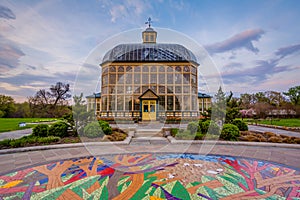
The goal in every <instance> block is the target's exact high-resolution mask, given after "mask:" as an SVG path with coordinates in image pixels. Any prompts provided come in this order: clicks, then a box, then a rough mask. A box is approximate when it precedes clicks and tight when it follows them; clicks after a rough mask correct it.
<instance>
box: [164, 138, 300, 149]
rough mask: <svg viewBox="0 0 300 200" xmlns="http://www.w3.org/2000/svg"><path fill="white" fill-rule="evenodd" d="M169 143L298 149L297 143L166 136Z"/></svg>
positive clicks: (299, 147)
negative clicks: (189, 138) (181, 138)
mask: <svg viewBox="0 0 300 200" xmlns="http://www.w3.org/2000/svg"><path fill="white" fill-rule="evenodd" d="M167 138H168V140H169V141H170V143H171V144H211V145H241V146H255V147H278V148H293V149H300V145H299V144H282V143H269V142H233V141H215V140H176V139H175V138H174V137H172V136H168V137H167Z"/></svg>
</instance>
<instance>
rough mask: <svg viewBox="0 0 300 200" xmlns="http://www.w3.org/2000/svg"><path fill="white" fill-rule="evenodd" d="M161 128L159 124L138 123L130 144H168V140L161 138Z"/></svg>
mask: <svg viewBox="0 0 300 200" xmlns="http://www.w3.org/2000/svg"><path fill="white" fill-rule="evenodd" d="M162 128H163V125H162V124H160V123H139V125H138V127H137V128H136V132H135V133H134V137H133V138H132V139H131V142H130V144H131V145H146V144H168V143H169V140H168V139H167V138H165V137H164V136H163V133H162Z"/></svg>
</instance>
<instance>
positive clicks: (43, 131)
mask: <svg viewBox="0 0 300 200" xmlns="http://www.w3.org/2000/svg"><path fill="white" fill-rule="evenodd" d="M48 129H49V126H48V125H47V124H39V125H37V126H36V127H34V128H33V130H32V135H34V136H38V137H47V136H48Z"/></svg>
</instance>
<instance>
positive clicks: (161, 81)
mask: <svg viewBox="0 0 300 200" xmlns="http://www.w3.org/2000/svg"><path fill="white" fill-rule="evenodd" d="M158 84H165V74H159V76H158Z"/></svg>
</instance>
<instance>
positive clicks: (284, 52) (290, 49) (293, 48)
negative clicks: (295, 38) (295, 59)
mask: <svg viewBox="0 0 300 200" xmlns="http://www.w3.org/2000/svg"><path fill="white" fill-rule="evenodd" d="M298 51H300V44H296V45H290V46H287V47H282V48H279V49H278V50H277V51H276V52H275V55H277V56H279V57H280V58H284V57H286V56H288V55H291V54H294V53H297V52H298Z"/></svg>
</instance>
